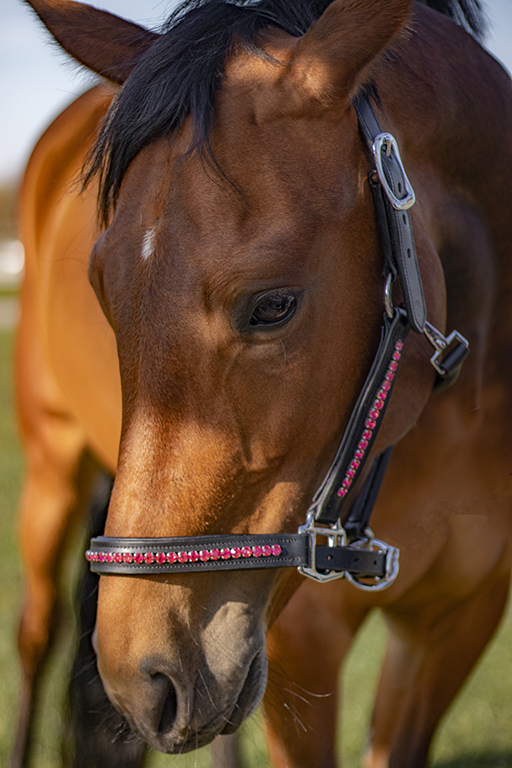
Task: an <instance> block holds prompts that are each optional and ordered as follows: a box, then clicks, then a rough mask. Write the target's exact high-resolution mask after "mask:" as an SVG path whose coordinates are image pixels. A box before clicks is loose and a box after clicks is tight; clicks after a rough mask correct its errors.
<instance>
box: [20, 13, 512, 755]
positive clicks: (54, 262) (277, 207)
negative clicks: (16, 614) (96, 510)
mask: <svg viewBox="0 0 512 768" xmlns="http://www.w3.org/2000/svg"><path fill="white" fill-rule="evenodd" d="M28 2H29V4H30V5H31V6H32V8H33V9H34V10H35V11H36V13H37V14H38V15H39V17H40V18H41V20H42V21H43V22H44V24H45V25H46V26H47V27H48V29H49V30H50V32H51V34H52V35H53V37H54V38H55V40H56V41H57V42H58V43H59V44H60V46H61V47H62V48H63V49H64V50H65V51H67V52H68V53H69V54H70V55H71V56H72V57H73V58H74V59H75V60H77V61H78V62H79V63H80V64H82V65H84V66H86V67H88V68H89V69H90V70H92V71H93V72H95V73H97V74H98V75H100V76H101V77H102V78H104V81H103V82H102V83H100V84H98V85H97V86H96V87H94V88H93V89H92V90H91V91H89V92H88V93H86V94H85V95H84V96H82V97H80V98H79V99H78V100H77V101H75V102H74V103H73V104H72V105H71V106H70V107H69V108H68V109H67V110H66V111H65V112H64V113H63V114H62V115H61V116H60V117H59V118H58V119H57V120H56V122H55V123H54V124H53V125H52V126H51V127H50V129H49V130H48V131H47V133H46V134H45V135H44V136H43V137H42V139H41V141H40V143H39V144H38V146H37V148H36V150H35V152H34V154H33V156H32V158H31V160H30V163H29V166H28V169H27V172H26V176H25V180H24V183H23V188H22V192H21V226H22V232H23V238H24V243H25V247H26V253H27V265H26V278H25V285H24V288H23V295H22V318H21V324H20V329H19V335H18V344H17V363H16V368H17V387H18V407H19V412H20V424H21V429H22V434H23V439H24V444H25V447H26V453H27V467H28V469H27V478H26V483H25V488H24V494H23V499H22V505H21V548H22V553H23V557H24V562H25V568H26V597H25V604H24V608H23V613H22V618H21V623H20V630H19V650H20V657H21V662H22V667H23V673H24V689H23V696H22V710H21V716H20V726H19V732H18V739H17V743H16V748H15V752H14V757H13V763H12V764H13V766H15V768H19V766H21V765H22V764H24V761H25V760H26V759H27V754H28V747H27V745H28V740H29V732H30V721H31V713H32V711H33V699H34V695H35V690H36V688H37V680H38V677H39V673H40V669H41V666H42V664H43V661H44V658H45V655H46V653H47V649H48V647H49V644H50V642H51V636H52V624H53V622H54V618H55V615H56V604H57V587H56V583H57V576H58V574H59V571H60V566H61V563H62V558H63V553H64V551H65V549H66V546H67V542H68V540H69V532H70V530H71V529H72V528H73V525H74V524H75V523H76V522H77V521H79V520H83V516H84V514H85V513H84V512H83V509H84V506H85V501H84V500H85V499H86V498H87V494H88V489H90V488H91V486H92V484H93V483H94V478H95V476H96V475H97V472H98V468H99V467H103V468H104V469H106V470H107V471H108V472H109V473H111V474H112V475H114V474H115V482H114V485H113V488H112V493H111V496H110V501H109V504H108V514H107V517H106V523H105V529H104V531H103V530H100V531H96V532H95V536H94V538H93V540H92V542H91V545H90V547H89V549H88V553H87V558H88V560H89V562H90V565H91V567H92V568H93V570H94V571H95V572H97V573H99V574H100V577H99V591H98V598H97V606H96V605H95V606H94V614H95V629H94V635H93V637H92V641H91V642H92V644H93V646H94V651H95V654H96V658H97V668H98V671H99V675H100V677H101V682H102V686H103V687H104V691H105V692H106V695H107V696H108V699H109V700H110V701H111V702H112V704H113V705H114V707H115V709H116V710H117V711H118V712H119V713H120V715H121V716H122V718H124V719H125V720H126V722H127V723H128V724H129V726H130V728H131V730H132V732H133V733H134V734H135V735H136V736H137V737H138V739H140V740H141V741H140V742H138V741H137V742H136V746H135V747H134V749H133V752H132V753H131V754H130V755H128V754H127V753H123V757H122V758H120V762H119V763H118V764H121V765H124V766H135V765H140V764H141V761H142V759H143V754H142V751H141V749H142V748H139V746H137V745H138V744H142V742H146V743H147V744H149V745H151V746H152V747H153V748H155V749H157V750H160V751H162V752H166V753H170V754H173V753H181V752H185V751H188V750H193V749H196V748H198V747H202V746H204V745H207V744H208V743H210V742H211V741H212V740H213V739H214V738H215V737H216V736H217V735H218V734H229V733H234V732H235V731H236V729H237V728H238V727H239V726H240V724H241V723H242V722H243V721H244V720H245V719H246V718H247V717H248V716H249V715H250V714H251V713H252V712H253V711H254V709H255V707H256V706H257V705H258V704H259V703H260V701H263V707H264V712H265V725H266V731H267V737H268V745H269V753H270V759H271V762H272V765H273V766H274V767H275V768H280V767H281V766H283V767H284V766H293V767H294V768H300V767H304V768H305V767H307V768H330V767H331V766H335V765H336V764H337V759H336V752H335V736H336V724H337V710H338V707H339V703H340V702H339V695H338V692H337V686H336V680H337V676H338V670H339V668H340V665H341V663H342V661H343V658H344V657H345V655H346V653H347V652H348V650H349V648H350V645H351V643H352V640H353V638H354V636H355V635H356V633H357V631H358V629H359V627H360V626H361V624H362V623H363V621H364V619H365V617H366V616H367V615H368V613H369V612H370V611H371V610H372V609H374V608H379V609H380V610H381V611H382V612H383V615H384V617H385V620H386V624H387V627H388V632H389V639H388V646H387V651H386V655H385V659H384V662H383V667H382V671H381V677H380V682H379V686H378V691H377V695H376V701H375V706H374V711H373V716H372V726H371V730H372V738H371V742H370V744H369V747H368V751H367V753H366V756H365V768H391V766H392V767H393V768H406V767H407V768H413V767H414V768H422V767H423V766H425V765H426V763H427V759H428V751H429V745H430V742H431V740H432V737H433V734H434V732H435V730H436V727H437V725H438V723H439V720H440V718H441V717H442V715H443V714H444V712H445V711H446V709H447V708H448V706H449V705H450V702H451V701H452V700H453V698H454V696H455V695H456V694H457V692H458V690H459V689H460V687H461V685H462V683H463V681H464V680H465V678H466V676H467V675H468V673H469V672H470V670H471V669H472V667H473V665H474V664H475V662H476V661H477V659H478V658H479V656H480V654H481V653H482V650H483V649H484V648H485V646H486V644H487V643H488V641H489V640H490V638H491V637H492V635H493V633H494V631H495V629H496V627H497V626H498V624H499V621H500V618H501V616H502V613H503V610H504V607H505V605H506V601H507V596H508V588H509V580H510V569H511V540H512V537H511V534H512V517H511V495H512V479H511V472H510V468H511V461H512V457H511V449H510V439H509V435H510V431H511V418H512V417H511V415H509V408H508V405H509V403H508V395H509V392H510V385H511V381H512V360H511V357H510V354H509V351H510V343H511V339H512V318H511V315H510V311H509V304H508V297H509V296H510V292H511V290H512V265H511V261H510V249H511V246H512V222H511V220H510V213H509V212H510V209H511V200H510V185H509V183H508V180H509V176H510V172H511V170H512V149H511V146H510V138H509V137H510V135H511V132H512V130H511V129H512V91H511V83H510V80H509V77H508V75H507V74H506V73H505V72H504V70H503V69H502V67H501V66H500V65H499V64H498V63H497V62H496V61H495V60H494V59H493V58H492V57H491V56H490V55H489V54H488V53H487V52H486V51H485V50H484V49H483V48H482V47H481V45H480V44H479V42H478V40H477V39H476V37H475V35H476V36H477V33H478V32H479V29H480V26H481V17H480V15H479V6H478V4H474V5H473V4H471V3H460V4H459V3H458V2H456V0H435V2H434V0H432V2H424V3H419V2H414V3H413V2H411V0H388V2H386V3H383V2H380V1H379V0H366V2H361V1H360V0H333V2H329V1H328V0H294V1H293V2H292V1H291V0H254V2H250V3H248V2H245V1H244V0H237V1H236V2H225V1H224V0H187V2H185V3H184V4H183V5H182V6H181V7H180V8H179V9H178V10H177V11H176V12H175V13H174V14H173V15H172V16H171V18H170V20H169V22H168V23H167V25H166V26H165V27H164V29H163V30H162V31H161V33H156V32H152V31H149V30H146V29H144V28H142V27H140V26H137V25H135V24H132V23H130V22H128V21H126V20H124V19H121V18H119V17H116V16H113V15H111V14H109V13H107V12H104V11H99V10H97V9H95V8H93V7H92V6H89V5H85V4H82V3H76V2H72V0H59V1H58V2H56V1H55V0H28ZM473 33H474V34H473ZM84 168H85V170H84ZM81 175H82V177H83V178H84V179H85V180H84V183H83V185H82V186H83V188H82V189H80V186H79V185H78V184H77V179H78V178H80V177H81ZM413 203H414V205H413ZM439 329H440V330H439ZM446 329H447V330H446ZM451 329H456V330H455V331H454V332H453V333H451V332H450V331H451ZM454 334H455V335H454ZM468 345H469V348H470V354H469V356H468V357H467V359H465V360H464V365H463V366H462V367H461V363H462V359H463V357H464V356H465V354H466V352H467V348H468ZM432 353H434V354H432ZM431 362H432V364H431ZM459 369H460V375H459V377H458V380H457V381H453V380H454V379H455V377H456V374H457V373H458V372H459ZM448 384H449V385H450V386H448ZM434 390H435V391H434ZM368 409H369V410H368ZM361 430H362V431H361ZM340 440H341V443H340ZM354 440H355V442H354ZM393 446H394V451H393V455H392V456H391V452H390V451H391V447H393ZM84 456H89V460H88V461H85V462H84ZM347 456H348V459H347ZM347 461H348V462H349V463H346V462H347ZM385 470H386V471H385ZM340 473H341V474H340ZM370 513H371V529H372V530H374V531H375V536H378V539H376V538H375V537H374V535H373V533H372V532H371V531H370V517H369V516H370ZM351 531H352V532H351ZM98 533H99V534H100V535H99V536H98V535H96V534H98ZM398 549H399V551H400V560H399V561H398ZM322 558H323V560H322ZM358 563H359V565H358ZM361 563H362V565H361ZM297 564H298V567H293V566H294V565H297ZM398 566H400V570H399V571H398ZM309 577H311V578H309ZM343 577H344V578H343ZM384 587H386V588H385V589H384ZM267 681H268V682H267ZM88 740H89V742H94V736H93V734H92V733H89V735H88ZM134 743H135V742H134ZM114 746H116V745H114ZM119 749H123V747H122V745H119ZM100 762H101V761H98V762H97V763H94V762H93V759H92V758H91V759H90V762H89V763H88V765H94V764H98V765H99V764H100ZM101 764H104V763H101ZM111 764H115V763H111Z"/></svg>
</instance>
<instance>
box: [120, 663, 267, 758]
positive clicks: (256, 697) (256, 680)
mask: <svg viewBox="0 0 512 768" xmlns="http://www.w3.org/2000/svg"><path fill="white" fill-rule="evenodd" d="M266 682H267V657H266V653H265V651H264V649H263V650H261V651H259V652H258V653H257V654H256V656H255V657H254V659H253V660H252V662H251V664H250V667H249V670H248V672H247V675H246V678H245V680H244V683H243V685H242V689H241V691H240V694H239V696H238V699H237V700H236V702H235V704H234V706H232V707H231V708H229V709H228V708H226V709H225V710H224V711H223V712H217V713H216V714H215V717H214V719H212V720H211V721H210V722H209V723H208V724H207V725H205V726H203V727H202V728H198V729H196V728H195V727H194V721H193V719H192V722H191V723H189V725H188V727H187V729H186V736H185V739H184V740H180V739H176V740H174V739H170V738H165V737H164V738H158V737H157V738H156V739H155V737H154V735H151V736H150V735H149V734H148V733H147V732H145V733H144V732H142V731H141V729H140V728H137V726H136V725H135V724H133V725H132V728H133V730H134V731H135V732H137V733H138V734H139V736H140V737H141V738H142V739H144V741H147V742H149V744H150V745H151V746H152V747H154V748H155V749H158V750H159V751H160V752H166V753H167V754H182V753H184V752H191V751H192V750H195V749H200V748H201V747H205V746H207V745H208V744H210V743H211V742H212V741H213V739H214V738H215V737H216V736H218V735H219V734H220V735H227V734H230V733H234V732H235V731H236V730H237V729H238V728H239V727H240V725H241V724H242V723H243V722H244V720H246V719H247V718H248V717H250V716H251V715H252V713H253V712H254V710H255V709H256V707H257V706H258V704H259V703H260V701H261V699H262V697H263V693H264V691H265V686H266ZM134 726H135V727H134Z"/></svg>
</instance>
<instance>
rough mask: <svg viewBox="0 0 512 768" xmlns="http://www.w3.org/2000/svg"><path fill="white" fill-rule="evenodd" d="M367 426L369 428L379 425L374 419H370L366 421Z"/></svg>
mask: <svg viewBox="0 0 512 768" xmlns="http://www.w3.org/2000/svg"><path fill="white" fill-rule="evenodd" d="M366 426H367V427H368V429H375V427H376V426H377V425H376V423H375V422H374V421H372V419H368V421H367V422H366Z"/></svg>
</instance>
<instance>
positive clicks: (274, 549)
mask: <svg viewBox="0 0 512 768" xmlns="http://www.w3.org/2000/svg"><path fill="white" fill-rule="evenodd" d="M282 551H283V550H282V549H281V547H280V546H279V544H274V545H273V547H272V554H273V555H275V557H278V556H279V555H280V554H281V552H282Z"/></svg>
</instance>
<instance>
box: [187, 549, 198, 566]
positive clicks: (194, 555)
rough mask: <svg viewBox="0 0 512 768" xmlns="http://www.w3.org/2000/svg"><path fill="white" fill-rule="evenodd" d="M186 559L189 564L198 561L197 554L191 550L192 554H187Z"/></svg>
mask: <svg viewBox="0 0 512 768" xmlns="http://www.w3.org/2000/svg"><path fill="white" fill-rule="evenodd" d="M188 559H189V561H190V562H191V563H196V562H197V561H198V560H199V552H196V551H195V549H193V550H192V552H189V553H188Z"/></svg>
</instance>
